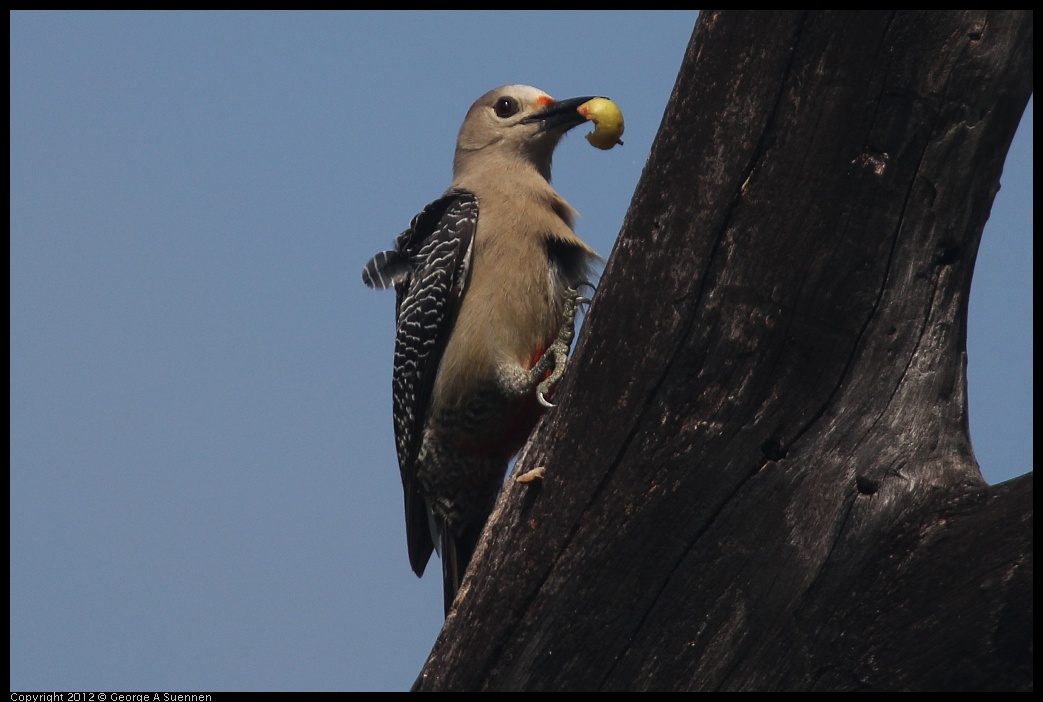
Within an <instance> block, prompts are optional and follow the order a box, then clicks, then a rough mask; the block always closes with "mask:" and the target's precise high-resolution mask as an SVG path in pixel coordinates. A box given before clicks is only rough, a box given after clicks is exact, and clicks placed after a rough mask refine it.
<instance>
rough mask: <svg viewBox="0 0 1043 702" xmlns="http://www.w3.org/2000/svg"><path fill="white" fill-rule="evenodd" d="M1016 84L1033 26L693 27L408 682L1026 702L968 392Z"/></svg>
mask: <svg viewBox="0 0 1043 702" xmlns="http://www.w3.org/2000/svg"><path fill="white" fill-rule="evenodd" d="M1031 91H1032V13H1031V12H1027V11H1026V12H1022V11H1007V12H1001V11H995V12H985V11H976V12H972V11H949V12H899V13H888V12H857V13H853V12H836V13H831V12H813V13H797V12H774V13H760V12H758V13H745V12H715V13H711V12H705V13H704V14H702V15H701V17H700V19H699V22H698V24H697V26H696V30H695V33H694V35H693V37H692V41H691V43H690V45H689V48H688V52H687V55H686V56H685V59H684V64H683V66H682V68H681V71H680V75H679V77H678V81H677V85H676V87H675V90H674V94H673V96H672V98H671V100H670V103H669V105H668V106H667V110H666V114H665V117H664V119H663V123H662V126H661V128H660V132H659V135H658V137H657V139H656V142H655V145H654V147H653V150H652V154H651V157H650V159H649V161H648V164H647V167H646V169H645V172H644V176H643V178H642V180H641V183H640V184H639V186H638V188H637V192H636V193H635V195H634V199H633V202H632V204H631V206H630V211H629V213H628V214H627V217H626V221H625V222H624V225H623V230H622V232H621V234H620V238H619V241H618V242H617V245H616V247H615V250H614V251H613V253H612V256H611V260H610V261H609V263H608V266H607V269H606V272H605V275H604V277H603V279H602V282H601V286H600V288H599V290H598V293H597V297H596V300H595V302H594V304H593V306H592V308H591V310H590V314H589V316H588V318H587V321H586V324H585V327H584V330H583V334H582V337H581V339H580V341H579V344H578V347H577V349H576V352H575V355H574V359H573V361H572V364H571V366H570V370H569V372H568V373H567V374H566V380H565V382H564V384H563V386H562V387H561V388H560V389H559V392H558V393H557V394H556V398H555V399H556V400H557V401H558V402H559V406H558V408H557V409H555V410H553V411H552V412H551V413H550V414H549V415H548V416H547V418H546V419H545V420H544V422H543V423H542V425H541V427H540V428H539V430H538V433H537V436H536V437H535V439H534V440H533V441H532V442H531V443H530V445H529V447H528V449H527V451H526V453H525V455H524V456H523V457H522V459H521V461H519V467H518V468H519V470H526V469H529V468H532V467H535V466H541V465H542V466H545V467H546V478H545V480H544V481H543V482H542V483H526V484H522V483H516V482H514V481H509V482H508V485H507V488H506V489H505V491H504V494H503V495H501V499H500V503H499V505H498V507H497V511H496V512H495V513H494V514H493V517H492V519H491V520H490V524H489V528H487V529H486V533H485V535H484V536H483V541H482V544H481V546H480V547H479V551H478V553H477V555H476V557H475V559H474V562H473V563H472V565H471V570H470V572H469V575H468V577H467V579H466V580H465V582H464V587H463V590H462V592H461V596H460V598H458V600H457V606H456V610H455V611H454V612H453V613H452V614H451V615H450V617H449V619H448V620H447V621H446V624H445V628H444V629H443V631H442V634H441V636H440V638H439V639H438V642H437V643H436V645H435V647H434V650H433V651H432V653H431V657H430V659H429V660H428V662H427V665H426V666H425V668H424V671H423V673H422V674H421V676H420V678H419V679H418V680H417V683H416V689H421V690H436V689H441V690H446V689H526V690H595V689H607V690H626V689H634V690H781V689H787V690H827V689H828V690H853V689H871V690H909V689H933V690H943V689H1031V687H1032V475H1031V474H1028V475H1025V476H1023V477H1021V478H1018V479H1016V480H1013V481H1010V482H1008V483H1005V484H1003V485H999V486H996V487H993V488H990V487H988V486H987V485H986V484H985V482H984V481H983V480H982V478H981V475H980V473H979V471H978V466H977V463H976V461H975V459H974V454H973V452H972V450H971V444H970V439H969V435H968V426H967V394H966V377H965V369H966V363H965V356H966V354H965V340H966V326H967V298H968V293H969V290H970V282H971V273H972V270H973V266H974V259H975V256H976V253H977V247H978V242H979V240H980V237H981V232H982V228H983V227H984V224H985V221H986V219H987V218H988V215H989V211H990V208H991V206H992V201H993V197H994V195H995V194H996V191H997V190H998V188H999V177H1000V173H1001V170H1002V167H1003V162H1004V159H1005V157H1006V153H1007V149H1008V147H1009V145H1010V142H1011V139H1012V138H1013V135H1014V131H1015V129H1016V127H1017V125H1018V122H1019V119H1020V116H1021V114H1022V111H1023V109H1024V107H1025V105H1026V103H1027V101H1028V98H1029V96H1030V95H1031ZM620 97H622V96H620ZM620 102H625V101H623V100H620Z"/></svg>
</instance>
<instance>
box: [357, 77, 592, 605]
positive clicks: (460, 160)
mask: <svg viewBox="0 0 1043 702" xmlns="http://www.w3.org/2000/svg"><path fill="white" fill-rule="evenodd" d="M591 99H592V97H578V98H571V99H568V100H554V99H553V98H551V97H550V96H549V95H547V94H546V93H545V92H543V91H541V90H538V89H536V88H533V87H531V86H527V85H507V86H503V87H500V88H496V89H495V90H491V91H489V92H488V93H486V94H485V95H483V96H482V97H480V98H478V100H477V101H475V103H474V104H473V105H472V106H471V108H470V109H469V110H468V112H467V116H466V117H465V118H464V122H463V125H462V126H461V127H460V133H459V136H458V138H457V143H456V153H455V157H454V160H453V180H452V184H451V185H450V186H449V188H448V190H446V192H445V194H443V195H442V197H440V198H438V199H437V200H435V201H434V202H432V203H430V204H429V205H427V206H426V207H425V208H424V209H423V210H421V212H420V213H419V214H417V215H416V216H415V217H414V218H413V220H412V221H411V222H410V224H409V228H408V229H406V230H405V231H404V232H402V233H401V234H400V235H399V236H398V237H397V238H396V239H395V243H394V248H393V249H391V250H389V251H383V252H381V253H378V254H377V255H376V256H374V257H373V258H372V259H371V260H370V261H369V262H368V263H367V264H366V266H365V268H364V269H363V272H362V280H363V282H364V283H365V284H366V285H368V286H369V287H371V288H389V287H394V289H395V292H396V305H395V313H396V333H395V361H394V369H393V372H392V407H393V414H394V427H395V444H396V449H397V452H398V463H399V468H400V471H401V474H402V488H403V491H404V494H405V511H406V542H407V546H408V551H409V563H410V565H411V567H412V569H413V571H414V572H415V573H416V574H417V576H421V575H423V573H424V569H425V567H426V566H427V563H428V560H429V559H430V557H431V551H432V549H437V550H438V552H439V555H440V557H441V559H442V576H443V593H444V600H445V614H446V616H448V614H449V610H450V608H451V606H452V603H453V600H454V598H455V596H456V592H457V590H458V589H459V587H460V583H461V580H462V579H463V576H464V572H465V570H466V569H467V565H468V563H469V561H470V560H471V556H472V554H473V553H474V549H475V546H476V545H477V543H478V537H479V536H480V535H481V531H482V528H483V527H484V525H485V522H486V520H487V518H488V516H489V514H490V512H492V508H493V505H494V503H495V501H496V496H497V494H498V492H499V490H500V487H501V485H502V483H503V478H504V474H505V472H506V469H507V464H508V461H509V460H510V459H511V457H512V456H514V454H516V453H517V452H518V451H519V450H520V449H521V447H522V446H523V445H524V443H525V441H526V440H527V438H528V436H529V433H530V432H531V431H532V429H533V427H534V426H535V424H536V421H537V420H538V419H539V417H540V415H541V413H542V412H543V411H544V407H547V406H551V405H550V403H549V402H548V401H547V399H546V395H547V393H548V392H549V391H550V390H551V388H552V387H553V385H554V384H555V383H556V382H557V380H558V379H559V378H560V377H561V374H562V372H563V371H564V366H565V361H566V358H567V355H568V351H569V347H570V345H571V342H572V336H573V331H574V324H575V314H576V306H577V303H578V302H579V301H582V299H583V298H581V297H580V296H579V294H578V292H577V290H578V289H579V287H580V286H581V285H582V284H584V283H586V282H587V281H588V280H589V278H590V275H591V273H592V270H593V267H594V265H595V263H596V262H597V261H598V260H599V256H598V255H597V254H596V253H595V252H594V251H593V250H592V249H591V248H590V247H589V246H587V245H586V244H585V243H584V242H583V241H582V240H581V239H580V238H579V237H578V236H576V234H575V233H574V232H573V220H574V219H575V216H576V213H575V211H574V210H573V209H572V208H571V207H570V206H569V204H568V203H567V202H565V200H564V199H563V198H562V197H561V196H560V195H559V194H558V193H557V192H555V190H554V189H553V188H552V187H551V185H550V172H551V157H552V155H553V152H554V148H555V147H556V146H557V144H558V142H559V141H560V139H561V137H562V136H563V135H564V134H565V132H567V131H568V130H569V129H571V128H572V127H575V126H577V125H579V124H582V123H583V122H584V121H585V120H586V119H587V118H586V117H585V116H584V115H583V114H580V112H578V111H577V108H579V107H580V106H581V105H583V104H584V103H585V102H587V101H589V100H591Z"/></svg>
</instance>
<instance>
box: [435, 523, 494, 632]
mask: <svg viewBox="0 0 1043 702" xmlns="http://www.w3.org/2000/svg"><path fill="white" fill-rule="evenodd" d="M483 526H485V524H484V522H479V523H478V524H477V525H473V526H470V527H468V528H467V529H465V530H464V531H463V533H461V534H456V535H454V534H451V533H450V531H449V529H445V530H443V531H442V594H443V596H444V598H445V616H447V617H448V616H449V610H450V609H452V607H453V600H455V599H456V593H457V591H458V590H459V589H460V583H462V582H463V580H464V573H466V572H467V566H468V564H469V563H470V562H471V556H473V555H474V550H475V548H476V547H477V546H478V537H480V536H481V535H482V527H483Z"/></svg>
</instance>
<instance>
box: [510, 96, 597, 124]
mask: <svg viewBox="0 0 1043 702" xmlns="http://www.w3.org/2000/svg"><path fill="white" fill-rule="evenodd" d="M593 99H594V97H593V96H587V97H574V98H568V99H566V100H558V101H557V102H555V103H553V104H552V105H549V106H548V107H545V108H544V109H542V110H540V111H539V112H536V113H534V114H531V115H529V116H528V117H526V118H525V119H523V120H522V122H539V123H540V131H542V132H545V131H547V130H549V129H560V130H561V131H563V132H567V131H568V130H570V129H572V128H573V127H575V126H577V125H580V124H583V123H584V122H586V121H587V118H586V117H584V116H583V115H581V114H580V113H579V112H577V111H576V108H578V107H579V106H580V105H582V104H583V103H585V102H587V101H589V100H593Z"/></svg>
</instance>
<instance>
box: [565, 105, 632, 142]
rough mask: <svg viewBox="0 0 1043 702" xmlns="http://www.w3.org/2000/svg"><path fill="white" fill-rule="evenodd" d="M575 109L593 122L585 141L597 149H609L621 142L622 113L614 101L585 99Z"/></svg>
mask: <svg viewBox="0 0 1043 702" xmlns="http://www.w3.org/2000/svg"><path fill="white" fill-rule="evenodd" d="M576 109H577V111H578V112H579V113H580V114H581V115H583V116H584V117H586V118H587V120H589V121H591V122H593V123H594V131H592V132H591V133H590V134H588V135H587V141H589V142H590V143H591V145H593V146H596V147H598V148H599V149H606V150H607V149H611V148H612V147H613V146H615V145H616V144H622V143H623V142H622V140H620V138H619V137H620V136H622V135H623V113H622V112H620V111H619V108H618V107H617V106H616V103H614V102H612V101H611V100H609V99H607V98H602V97H596V98H592V99H590V100H587V101H586V102H585V103H583V104H582V105H580V106H579V107H578V108H576Z"/></svg>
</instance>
